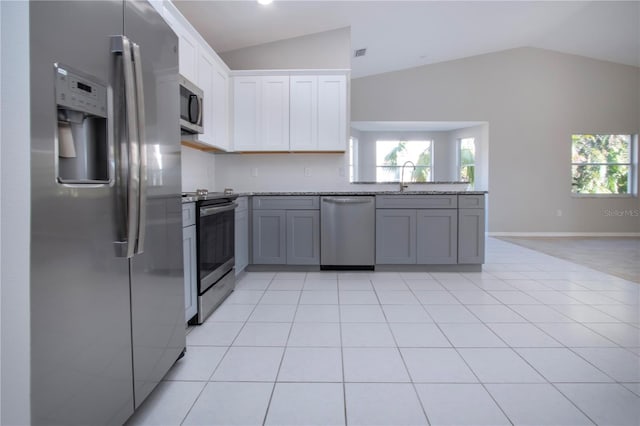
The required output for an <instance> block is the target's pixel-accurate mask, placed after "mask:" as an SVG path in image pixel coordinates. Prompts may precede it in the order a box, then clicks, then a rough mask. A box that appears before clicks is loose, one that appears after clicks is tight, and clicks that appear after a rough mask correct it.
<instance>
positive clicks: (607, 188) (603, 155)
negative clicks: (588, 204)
mask: <svg viewBox="0 0 640 426" xmlns="http://www.w3.org/2000/svg"><path fill="white" fill-rule="evenodd" d="M633 139H634V138H633V136H632V135H616V134H574V135H571V178H572V181H571V192H572V193H573V194H576V195H629V194H632V193H633V179H634V176H635V173H636V172H635V167H634V163H633V151H634V149H633Z"/></svg>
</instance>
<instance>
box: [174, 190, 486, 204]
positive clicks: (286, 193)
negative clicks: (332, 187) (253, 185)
mask: <svg viewBox="0 0 640 426" xmlns="http://www.w3.org/2000/svg"><path fill="white" fill-rule="evenodd" d="M488 193H489V191H403V192H400V191H383V190H381V191H271V192H234V193H233V195H235V196H236V197H256V196H266V197H268V196H295V195H297V196H307V197H311V196H338V197H340V196H342V197H353V196H358V195H363V196H367V195H368V196H371V195H483V194H488ZM202 199H204V198H202V197H198V196H196V195H190V196H186V197H182V202H183V203H193V202H196V201H199V200H202Z"/></svg>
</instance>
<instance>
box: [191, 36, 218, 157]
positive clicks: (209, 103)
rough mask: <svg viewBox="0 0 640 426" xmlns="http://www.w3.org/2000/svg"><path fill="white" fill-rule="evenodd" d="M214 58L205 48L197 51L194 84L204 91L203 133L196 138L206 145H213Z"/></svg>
mask: <svg viewBox="0 0 640 426" xmlns="http://www.w3.org/2000/svg"><path fill="white" fill-rule="evenodd" d="M214 64H215V59H213V57H212V56H211V55H210V54H209V53H208V52H207V51H206V50H205V49H199V52H198V76H197V77H198V78H197V79H196V81H195V84H196V85H197V86H198V87H199V88H200V89H202V91H203V93H204V99H203V106H202V127H203V128H204V133H202V134H201V135H199V137H198V140H199V141H200V142H204V143H205V144H207V145H214V110H213V98H214V96H213V81H214V80H213V77H214V69H215V65H214Z"/></svg>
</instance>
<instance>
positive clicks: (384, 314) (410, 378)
mask: <svg viewBox="0 0 640 426" xmlns="http://www.w3.org/2000/svg"><path fill="white" fill-rule="evenodd" d="M399 279H400V280H401V281H402V282H403V284H404V285H405V286H407V287H408V288H409V291H410V292H411V294H412V295H413V297H415V298H416V299H417V297H416V295H415V293H413V291H412V290H411V288H410V287H409V286H408V285H407V283H406V282H405V280H404V279H403V278H402V276H401V277H400V278H399ZM373 290H374V292H375V293H376V297H377V298H378V302H380V298H379V296H378V292H377V290H376V288H375V286H374V288H373ZM419 301H420V300H419V299H418V302H419ZM420 306H421V307H422V309H423V310H424V311H425V312H426V309H424V306H422V305H420ZM380 310H381V311H382V315H383V316H384V319H385V322H386V324H387V329H388V330H389V333H390V334H391V338H392V339H393V341H394V343H395V345H396V346H395V348H394V349H395V350H396V351H397V352H398V355H399V356H400V360H401V361H402V365H403V366H404V370H405V372H406V373H407V377H408V378H409V383H411V388H412V389H413V393H414V394H415V396H416V398H417V399H418V403H419V404H420V408H421V409H422V414H424V417H425V419H426V420H427V425H431V424H432V422H431V420H430V419H429V415H428V414H427V410H426V408H425V406H424V404H423V402H422V399H421V398H420V393H419V392H418V388H417V387H416V384H415V382H414V381H413V377H411V373H410V372H409V367H407V362H406V361H405V359H404V356H403V355H402V351H401V350H400V346H399V344H398V339H397V338H396V335H395V334H393V329H392V328H391V324H390V322H389V318H387V313H386V312H385V311H384V309H383V306H382V303H380ZM427 316H429V318H431V316H430V315H429V313H428V312H427ZM432 319H433V318H432ZM445 338H446V336H445Z"/></svg>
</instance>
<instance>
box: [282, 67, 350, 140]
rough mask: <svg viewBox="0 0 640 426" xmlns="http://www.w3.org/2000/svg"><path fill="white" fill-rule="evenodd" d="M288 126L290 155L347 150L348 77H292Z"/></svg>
mask: <svg viewBox="0 0 640 426" xmlns="http://www.w3.org/2000/svg"><path fill="white" fill-rule="evenodd" d="M289 125H290V129H291V140H290V147H291V151H344V150H346V147H347V78H346V76H345V75H304V76H292V77H291V121H290V123H289Z"/></svg>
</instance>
